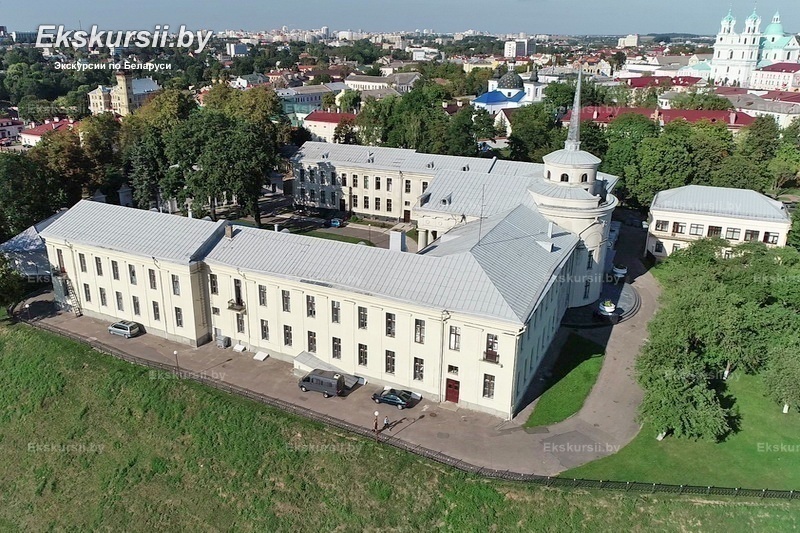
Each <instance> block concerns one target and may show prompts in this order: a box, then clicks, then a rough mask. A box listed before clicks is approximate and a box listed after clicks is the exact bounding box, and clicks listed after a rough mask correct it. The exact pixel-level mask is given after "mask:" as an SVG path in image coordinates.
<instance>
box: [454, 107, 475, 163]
mask: <svg viewBox="0 0 800 533" xmlns="http://www.w3.org/2000/svg"><path fill="white" fill-rule="evenodd" d="M472 114H473V108H472V106H464V107H462V108H461V109H460V110H459V111H458V113H456V114H455V115H454V116H452V117H451V118H450V123H449V124H448V125H447V136H446V139H447V140H446V143H447V153H448V154H449V155H460V156H466V157H476V156H477V155H478V142H477V139H476V137H475V123H474V122H473V121H472Z"/></svg>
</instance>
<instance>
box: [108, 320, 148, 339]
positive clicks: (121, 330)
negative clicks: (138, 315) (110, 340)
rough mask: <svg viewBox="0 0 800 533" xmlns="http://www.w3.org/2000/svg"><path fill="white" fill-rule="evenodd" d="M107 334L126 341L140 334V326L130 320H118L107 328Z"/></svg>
mask: <svg viewBox="0 0 800 533" xmlns="http://www.w3.org/2000/svg"><path fill="white" fill-rule="evenodd" d="M108 332H109V333H111V334H112V335H120V336H122V337H125V338H126V339H130V338H131V337H135V336H137V335H139V334H140V333H141V332H142V326H141V324H139V323H137V322H131V321H130V320H120V321H119V322H115V323H113V324H111V325H110V326H108Z"/></svg>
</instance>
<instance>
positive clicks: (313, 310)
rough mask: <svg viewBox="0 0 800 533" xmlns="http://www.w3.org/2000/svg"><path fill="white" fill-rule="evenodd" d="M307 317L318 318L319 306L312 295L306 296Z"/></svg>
mask: <svg viewBox="0 0 800 533" xmlns="http://www.w3.org/2000/svg"><path fill="white" fill-rule="evenodd" d="M306 316H307V317H309V318H314V317H315V316H317V304H316V302H315V301H314V297H313V296H310V295H306Z"/></svg>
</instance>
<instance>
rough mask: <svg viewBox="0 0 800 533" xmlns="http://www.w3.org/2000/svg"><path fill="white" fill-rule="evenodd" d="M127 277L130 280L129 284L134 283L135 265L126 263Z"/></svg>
mask: <svg viewBox="0 0 800 533" xmlns="http://www.w3.org/2000/svg"><path fill="white" fill-rule="evenodd" d="M128 277H129V278H130V280H131V285H136V267H135V266H133V265H128Z"/></svg>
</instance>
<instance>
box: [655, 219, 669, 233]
mask: <svg viewBox="0 0 800 533" xmlns="http://www.w3.org/2000/svg"><path fill="white" fill-rule="evenodd" d="M668 228H669V221H668V220H656V231H667V229H668Z"/></svg>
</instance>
